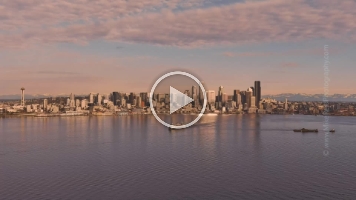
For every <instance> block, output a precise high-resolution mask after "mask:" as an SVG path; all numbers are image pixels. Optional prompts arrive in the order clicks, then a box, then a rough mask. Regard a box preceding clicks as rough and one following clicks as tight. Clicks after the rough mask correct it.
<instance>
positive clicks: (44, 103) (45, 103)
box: [43, 99, 48, 110]
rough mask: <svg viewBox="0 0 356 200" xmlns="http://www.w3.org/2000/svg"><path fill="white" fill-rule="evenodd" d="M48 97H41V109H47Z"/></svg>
mask: <svg viewBox="0 0 356 200" xmlns="http://www.w3.org/2000/svg"><path fill="white" fill-rule="evenodd" d="M47 106H48V99H43V110H47Z"/></svg>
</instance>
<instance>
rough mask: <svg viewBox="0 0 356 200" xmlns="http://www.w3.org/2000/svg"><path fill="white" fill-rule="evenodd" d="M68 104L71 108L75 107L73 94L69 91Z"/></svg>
mask: <svg viewBox="0 0 356 200" xmlns="http://www.w3.org/2000/svg"><path fill="white" fill-rule="evenodd" d="M69 106H70V107H71V108H74V107H75V101H74V94H73V93H70V96H69Z"/></svg>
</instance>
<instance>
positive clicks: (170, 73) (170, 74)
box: [149, 71, 207, 129]
mask: <svg viewBox="0 0 356 200" xmlns="http://www.w3.org/2000/svg"><path fill="white" fill-rule="evenodd" d="M173 75H183V76H187V77H189V78H191V79H193V80H194V81H195V82H196V83H198V85H199V87H200V88H201V90H202V93H203V95H204V103H203V108H202V110H201V111H200V113H199V116H198V117H197V118H195V120H193V121H192V122H190V123H188V124H184V125H181V126H175V125H172V124H168V123H166V122H165V121H163V120H162V119H161V118H159V117H158V115H157V113H156V111H155V109H154V108H153V103H152V97H153V92H154V91H155V89H156V87H157V85H158V84H159V83H160V82H161V81H162V80H163V79H165V78H167V77H169V76H173ZM149 100H150V108H151V111H152V114H153V116H155V118H156V119H157V120H158V121H159V122H160V123H161V124H163V125H165V126H167V127H169V128H173V129H183V128H188V127H189V126H192V125H193V124H195V123H197V122H198V121H199V119H200V118H201V117H202V116H203V114H204V112H205V108H206V104H207V99H206V92H205V88H204V86H203V84H201V82H200V81H199V79H197V78H196V77H195V76H193V75H191V74H189V73H187V72H182V71H174V72H169V73H167V74H165V75H163V76H161V77H160V78H159V79H157V81H156V82H155V84H153V86H152V88H151V92H150V99H149Z"/></svg>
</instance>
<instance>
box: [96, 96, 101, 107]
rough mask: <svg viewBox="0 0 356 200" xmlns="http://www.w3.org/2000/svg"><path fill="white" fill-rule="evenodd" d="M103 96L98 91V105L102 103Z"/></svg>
mask: <svg viewBox="0 0 356 200" xmlns="http://www.w3.org/2000/svg"><path fill="white" fill-rule="evenodd" d="M101 100H102V96H101V95H100V94H99V93H98V94H97V98H96V103H97V105H101Z"/></svg>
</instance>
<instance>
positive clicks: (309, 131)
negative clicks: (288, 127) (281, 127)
mask: <svg viewBox="0 0 356 200" xmlns="http://www.w3.org/2000/svg"><path fill="white" fill-rule="evenodd" d="M293 131H294V132H302V133H317V132H319V130H318V129H305V128H302V129H294V130H293Z"/></svg>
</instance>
